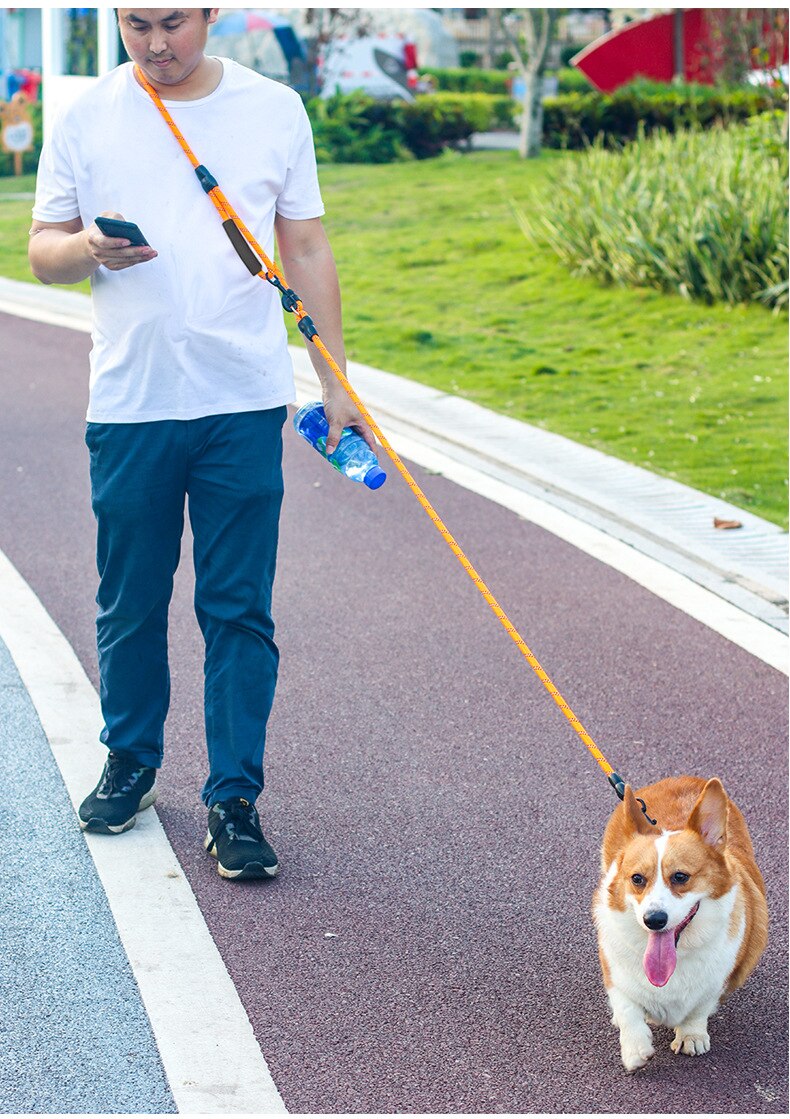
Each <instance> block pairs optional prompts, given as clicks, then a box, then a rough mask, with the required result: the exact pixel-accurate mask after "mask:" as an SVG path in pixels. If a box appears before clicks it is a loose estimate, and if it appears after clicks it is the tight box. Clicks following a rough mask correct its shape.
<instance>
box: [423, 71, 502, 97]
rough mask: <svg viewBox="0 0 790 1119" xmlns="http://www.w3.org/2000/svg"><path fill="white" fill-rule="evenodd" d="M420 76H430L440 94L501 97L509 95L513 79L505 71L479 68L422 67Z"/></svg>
mask: <svg viewBox="0 0 790 1119" xmlns="http://www.w3.org/2000/svg"><path fill="white" fill-rule="evenodd" d="M420 74H422V75H430V76H431V77H432V78H433V79H434V81H435V82H436V88H437V90H439V91H440V92H447V93H495V94H499V95H501V96H504V95H505V94H507V93H508V82H509V80H510V77H511V75H510V74H509V73H508V72H507V71H505V70H481V69H479V68H478V67H467V68H464V69H439V68H436V69H434V68H432V67H428V68H427V69H423V68H422V67H421V68H420Z"/></svg>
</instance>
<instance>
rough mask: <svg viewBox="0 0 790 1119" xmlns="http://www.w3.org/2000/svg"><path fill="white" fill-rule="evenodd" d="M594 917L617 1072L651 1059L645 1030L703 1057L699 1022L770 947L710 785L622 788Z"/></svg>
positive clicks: (742, 857)
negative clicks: (664, 1032) (666, 1030)
mask: <svg viewBox="0 0 790 1119" xmlns="http://www.w3.org/2000/svg"><path fill="white" fill-rule="evenodd" d="M637 797H640V798H642V801H643V803H644V804H645V805H646V812H644V811H643V810H642V807H641V806H640V804H639V803H638V800H637ZM648 815H649V817H650V818H648ZM651 819H655V821H656V823H655V825H654V824H652V823H651V822H650V820H651ZM593 916H594V918H595V924H596V927H597V930H598V948H599V955H600V959H601V970H602V971H603V980H604V984H605V985H606V989H607V992H608V995H609V1003H610V1005H611V1008H612V1015H613V1017H612V1024H613V1025H615V1026H617V1027H618V1028H619V1030H620V1052H621V1056H622V1060H623V1064H624V1066H625V1068H626V1069H627V1070H628V1071H629V1072H634V1071H635V1070H636V1069H638V1068H641V1067H642V1066H643V1065H645V1064H647V1062H648V1061H649V1060H650V1058H651V1057H652V1056H653V1054H654V1049H653V1036H652V1032H651V1029H650V1025H651V1024H652V1025H664V1026H669V1027H670V1028H672V1029H674V1031H675V1037H674V1040H673V1041H672V1042H671V1048H672V1050H673V1051H674V1052H675V1053H686V1054H688V1055H690V1056H695V1055H699V1054H702V1053H707V1052H708V1050H709V1049H710V1037H709V1035H708V1018H709V1017H710V1015H711V1014H713V1012H714V1011H715V1010H716V1009H717V1007H718V1006H719V1004H720V1003H721V1002H722V1001H723V1000H724V999H725V998H726V997H727V996H728V995H729V994H731V993H732V992H733V991H735V990H736V989H737V988H738V987H740V986H741V985H742V984H743V983H745V981H746V979H747V978H748V976H749V975H750V974H751V972H752V971H753V969H754V967H755V965H756V964H757V961H758V960H759V959H760V956H761V955H762V953H763V950H764V949H765V945H766V943H767V939H768V908H767V906H766V902H765V886H764V884H763V879H762V875H761V874H760V871H759V870H758V868H757V864H756V862H755V859H754V850H753V848H752V843H751V839H750V838H749V832H748V830H747V828H746V821H745V820H744V818H743V816H742V815H741V813H740V812H739V810H738V809H737V808H736V806H735V805H734V804H733V802H732V801H731V800H729V798H728V797H727V794H726V793H725V791H724V789H723V787H722V784H721V782H720V781H719V780H718V779H717V778H715V777H714V778H713V779H712V780H711V781H707V782H706V781H703V780H702V779H701V778H699V777H677V778H674V777H671V778H668V779H666V780H664V781H658V782H656V784H654V785H648V786H646V788H644V789H640V790H638V793H637V795H636V796H635V795H634V792H633V790H632V789H631V787H630V786H628V785H627V786H626V789H625V798H624V800H623V802H622V804H619V805H618V806H617V808H616V809H615V811H614V813H613V814H612V817H611V819H610V820H609V823H608V825H607V827H606V831H605V833H604V838H603V847H602V850H601V881H600V885H599V886H598V889H597V891H596V894H595V899H594V902H593Z"/></svg>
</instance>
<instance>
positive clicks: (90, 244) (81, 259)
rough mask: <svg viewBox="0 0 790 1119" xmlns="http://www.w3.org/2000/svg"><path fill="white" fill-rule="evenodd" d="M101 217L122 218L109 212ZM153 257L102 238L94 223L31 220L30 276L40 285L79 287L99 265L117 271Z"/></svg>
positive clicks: (144, 250)
mask: <svg viewBox="0 0 790 1119" xmlns="http://www.w3.org/2000/svg"><path fill="white" fill-rule="evenodd" d="M101 216H102V217H106V218H120V217H121V215H120V214H116V213H113V212H111V211H109V210H106V211H105V212H104V214H102V215H101ZM155 256H156V253H155V252H154V250H153V249H151V248H149V247H148V246H147V245H142V246H138V245H130V244H129V242H128V241H126V240H125V239H123V238H120V237H105V236H104V234H103V233H102V231H101V230H100V229H99V228H98V226H97V225H95V224H94V223H93V222H91V224H90V225H89V226H88V228H87V229H84V228H83V225H82V218H73V219H72V220H71V221H59V222H46V221H36V220H35V219H34V221H33V224H32V226H31V228H30V243H29V245H28V260H29V261H30V267H31V269H32V271H33V275H34V276H35V277H36V279H37V280H40V281H41V283H42V284H78V283H79V282H80V280H85V279H87V277H88V276H92V275H93V273H94V272H95V271H96V269H97V268H98V267H99V265H101V264H103V265H104V266H105V268H109V269H110V270H111V271H113V272H119V271H120V270H121V269H123V268H131V267H132V265H134V264H142V263H143V262H144V261H146V260H153V259H154V257H155Z"/></svg>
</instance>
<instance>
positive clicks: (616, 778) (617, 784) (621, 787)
mask: <svg viewBox="0 0 790 1119" xmlns="http://www.w3.org/2000/svg"><path fill="white" fill-rule="evenodd" d="M609 784H610V785H611V786H612V788H613V789H614V791H615V792H616V793H617V795H618V796H619V798H620V800H624V799H625V781H624V780H623V779H622V777H621V776H620V775H619V773H610V774H609ZM636 801H637V804H641V806H642V812H643V813H644V817H645V819H646V820H647V822H648V823H649V824H652V825H653V827H656V826H657V824H658V821H657V820H653V819H651V817H650V816H648V814H647V805H646V804H645V802H644V801H643V800H642V798H641V797H637V798H636Z"/></svg>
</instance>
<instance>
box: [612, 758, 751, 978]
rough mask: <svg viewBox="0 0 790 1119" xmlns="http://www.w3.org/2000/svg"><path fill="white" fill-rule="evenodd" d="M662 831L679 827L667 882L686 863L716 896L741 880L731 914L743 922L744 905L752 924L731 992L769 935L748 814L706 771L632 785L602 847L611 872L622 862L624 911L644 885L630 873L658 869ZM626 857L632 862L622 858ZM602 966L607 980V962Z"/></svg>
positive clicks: (616, 891)
mask: <svg viewBox="0 0 790 1119" xmlns="http://www.w3.org/2000/svg"><path fill="white" fill-rule="evenodd" d="M636 797H641V798H642V799H643V800H644V801H645V803H646V805H647V812H648V814H649V815H650V816H651V817H652V818H653V819H655V820H656V821H657V825H658V826H657V827H653V826H652V825H651V824H650V823H649V822H648V821H647V820H646V819H645V816H644V814H643V813H642V810H641V806H640V805H639V804H637V802H636ZM662 830H663V831H676V832H679V833H680V834H679V835H678V836H677V837H673V839H672V841H671V842H670V844H669V845H668V849H667V858H666V859H665V866H664V867H663V870H664V877H665V880H666V881H667V884H669V881H670V878H671V875H672V874H673V873H674V871H675V870H677V869H681V868H682V869H684V870H686V871H691V872H694V874H695V881H696V885H697V888H699V886H700V884H703V885H704V886H705V888H706V891H707V893H708V895H709V896H710V897H714V898H718V897H721V896H722V895H723V894H725V893H726V892H727V891H728V890H730V889H731V888H732V886H733V885H734V884H735V883H737V884H738V886H739V887H740V893H739V904H738V905H737V906H736V910H735V913H734V914H733V918H732V920H733V921H734V922H737V921H739V919H740V916H741V915H742V914H743V913H744V912H745V915H746V929H745V932H744V938H743V943H742V945H741V949H740V952H739V954H738V958H737V960H736V962H735V967H734V968H733V970H732V972H731V974H730V976H729V979H728V981H727V985H726V987H725V990H724V993H723V997H725V998H726V996H727V995H729V994H731V993H732V992H733V991H735V990H736V989H737V988H738V987H740V986H741V985H742V984H743V983H744V982H745V981H746V979H747V978H748V976H749V975H750V974H751V972H752V971H753V970H754V967H755V966H756V964H757V961H758V960H759V958H760V956H761V955H762V953H763V951H764V949H765V946H766V943H767V940H768V910H767V906H766V902H765V885H764V883H763V878H762V875H761V874H760V871H759V869H758V867H757V863H756V862H755V858H754V848H753V847H752V841H751V839H750V837H749V832H748V829H747V827H746V821H745V820H744V818H743V816H742V814H741V812H740V811H739V809H738V808H737V806H736V805H735V804H734V803H733V802H732V801H731V800H729V798H728V797H727V794H726V793H725V791H724V789H723V787H722V785H721V782H720V781H719V780H718V779H717V778H713V779H712V780H711V781H708V782H706V781H704V780H703V779H702V778H700V777H669V778H666V779H665V780H663V781H658V782H656V783H655V784H654V785H647V786H646V787H645V788H643V789H639V790H638V791H637V793H636V794H634V793H633V792H632V791H631V789H630V787H627V788H626V796H625V799H624V801H623V803H622V804H620V805H618V807H617V808H616V809H615V811H614V812H613V813H612V816H611V818H610V820H609V823H608V825H607V827H606V831H605V833H604V838H603V846H602V849H601V866H602V870H603V873H604V874H605V873H606V872H607V870H608V869H609V867H610V866H611V864H612V862H613V861H615V860H618V862H620V863H621V866H620V870H621V873H618V874H617V875H615V877H614V880H613V882H612V884H611V886H610V888H609V895H610V904H611V905H612V907H613V908H615V909H618V910H624V909H625V908H626V904H627V903H626V891H627V890H633V891H634V892H638V889H637V887H635V886H634V885H633V883H632V882H631V880H630V879H631V875H632V874H634V873H639V874H642V875H643V876H644V877H645V878H646V879H647V882H648V883H649V882H650V881H651V874H652V875H653V876H655V873H656V855H655V846H654V845H653V843H652V839H653V838H655V836H656V834H657V833H660V831H662ZM700 837H701V838H702V839H703V841H704V847H703V846H701V845H700ZM626 860H627V865H622V864H623V863H624V862H625V861H626ZM700 876H701V878H700ZM645 888H646V887H645ZM671 888H672V889H673V892H675V893H676V894H678V895H679V896H680V895H682V893H683V890H684V887H683V886H672V887H671ZM735 928H737V924H736V925H732V926H731V931H734V929H735ZM603 970H604V982H607V978H608V977H607V975H606V968H604V969H603Z"/></svg>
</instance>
